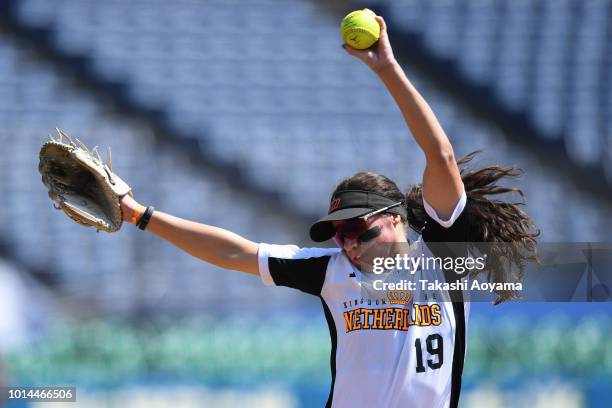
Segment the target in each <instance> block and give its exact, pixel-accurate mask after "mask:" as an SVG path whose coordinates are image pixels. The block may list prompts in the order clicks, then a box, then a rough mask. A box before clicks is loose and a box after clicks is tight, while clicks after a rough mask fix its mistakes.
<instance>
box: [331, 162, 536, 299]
mask: <svg viewBox="0 0 612 408" xmlns="http://www.w3.org/2000/svg"><path fill="white" fill-rule="evenodd" d="M479 152H480V151H475V152H472V153H470V154H468V155H466V156H464V157H462V158H461V159H459V160H458V161H457V165H458V166H459V169H460V172H461V179H462V180H463V185H464V187H465V191H466V194H467V197H468V201H469V205H468V206H467V207H466V211H469V214H468V215H469V219H470V225H469V237H470V238H469V239H470V249H475V250H477V251H479V252H481V253H482V252H485V253H487V268H486V269H484V270H483V271H482V272H486V273H487V274H488V280H489V281H491V282H521V281H522V279H523V275H524V270H525V265H526V264H527V262H529V261H536V262H537V261H538V254H537V242H536V238H537V237H538V236H539V235H540V230H539V229H538V228H537V227H536V225H535V223H534V222H533V220H532V219H531V217H530V216H529V215H528V214H527V213H526V212H525V211H523V210H522V209H521V206H524V205H525V201H524V198H525V197H524V194H523V192H522V191H521V190H520V189H519V188H516V187H504V186H501V185H499V184H498V183H499V182H500V181H501V180H502V179H507V178H517V177H519V176H521V175H522V174H523V171H522V170H521V169H520V168H518V167H514V166H513V167H502V166H498V165H492V166H486V167H482V168H480V169H478V170H472V169H470V168H469V167H468V163H469V162H470V161H472V159H474V157H475V156H476V154H478V153H479ZM341 190H367V191H374V192H376V193H379V194H382V195H384V196H386V197H389V198H390V199H392V200H397V201H404V203H405V206H406V208H407V212H408V219H407V220H403V221H404V222H405V223H407V224H408V225H409V226H410V227H411V228H412V229H414V230H415V231H421V229H422V228H423V226H424V224H425V208H424V207H423V188H422V185H421V184H420V183H419V184H415V185H412V186H410V188H409V189H408V191H407V192H406V194H403V193H402V192H401V191H400V189H399V188H398V187H397V185H396V184H395V183H394V182H393V181H392V180H390V179H389V178H388V177H386V176H383V175H382V174H377V173H371V172H358V173H355V174H354V175H352V176H350V177H348V178H346V179H344V180H343V181H342V182H340V184H338V186H337V187H336V189H335V191H334V194H335V193H337V192H338V191H341ZM500 194H509V195H518V196H519V197H520V200H519V201H502V200H500V199H494V198H492V197H493V196H498V195H500ZM491 243H503V244H502V245H491ZM496 293H497V295H498V296H499V297H498V299H497V300H496V302H495V303H496V304H499V303H501V302H503V301H505V300H509V299H516V298H518V295H517V294H516V293H515V292H513V291H498V292H496Z"/></svg>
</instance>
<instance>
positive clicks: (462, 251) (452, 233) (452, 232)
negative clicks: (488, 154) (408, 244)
mask: <svg viewBox="0 0 612 408" xmlns="http://www.w3.org/2000/svg"><path fill="white" fill-rule="evenodd" d="M462 201H463V202H462ZM469 206H470V202H469V200H468V199H467V196H466V195H465V192H464V193H463V196H462V198H461V200H460V201H459V203H457V208H456V209H455V211H454V213H453V217H452V218H451V222H447V221H442V220H440V219H439V218H438V217H436V219H434V216H436V214H435V211H433V209H431V208H430V209H429V210H428V211H427V212H426V216H425V226H424V227H423V231H422V237H423V241H425V243H426V244H427V247H428V248H429V249H430V250H431V252H432V253H433V254H434V255H435V256H436V257H439V258H442V259H445V258H448V257H451V258H459V257H466V256H468V255H469V253H468V244H467V243H468V242H469V241H470V237H469V224H470V217H469ZM429 213H432V214H429ZM432 215H433V216H432ZM442 224H445V225H442ZM444 275H445V276H446V280H447V281H448V282H452V281H455V280H457V279H459V278H461V277H462V275H460V274H457V273H455V272H454V271H452V270H444ZM451 296H452V298H453V299H454V300H457V299H462V297H461V296H462V295H461V292H458V293H453V294H451Z"/></svg>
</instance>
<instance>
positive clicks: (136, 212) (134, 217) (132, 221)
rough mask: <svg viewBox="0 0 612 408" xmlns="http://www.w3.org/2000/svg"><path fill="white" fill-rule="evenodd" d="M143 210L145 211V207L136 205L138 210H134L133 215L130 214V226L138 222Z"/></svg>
mask: <svg viewBox="0 0 612 408" xmlns="http://www.w3.org/2000/svg"><path fill="white" fill-rule="evenodd" d="M145 210H146V207H143V206H142V205H138V208H137V209H136V210H134V213H133V214H132V217H131V218H130V224H136V222H138V220H139V219H140V217H142V214H144V212H145Z"/></svg>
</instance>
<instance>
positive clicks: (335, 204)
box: [329, 197, 340, 212]
mask: <svg viewBox="0 0 612 408" xmlns="http://www.w3.org/2000/svg"><path fill="white" fill-rule="evenodd" d="M338 207H340V197H336V198H334V199H333V200H332V201H331V204H330V205H329V212H332V211H334V210H335V209H336V208H338Z"/></svg>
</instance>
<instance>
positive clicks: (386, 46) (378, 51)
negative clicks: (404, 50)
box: [342, 16, 396, 73]
mask: <svg viewBox="0 0 612 408" xmlns="http://www.w3.org/2000/svg"><path fill="white" fill-rule="evenodd" d="M376 21H377V22H378V24H379V25H380V36H379V38H378V41H377V42H376V43H375V44H374V45H373V46H371V47H370V48H368V49H366V50H358V49H355V48H353V47H351V46H350V45H347V44H343V45H342V47H343V48H344V49H345V50H346V52H347V53H348V54H350V55H352V56H354V57H356V58H359V59H360V60H361V61H363V62H365V63H366V64H367V65H368V66H369V67H370V68H371V69H372V70H373V71H374V72H376V73H379V72H381V71H382V70H383V69H385V68H387V67H389V66H392V65H394V64H395V63H396V61H395V56H394V55H393V49H392V48H391V43H390V42H389V36H388V35H387V25H386V24H385V20H384V19H383V18H382V17H381V16H376Z"/></svg>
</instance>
